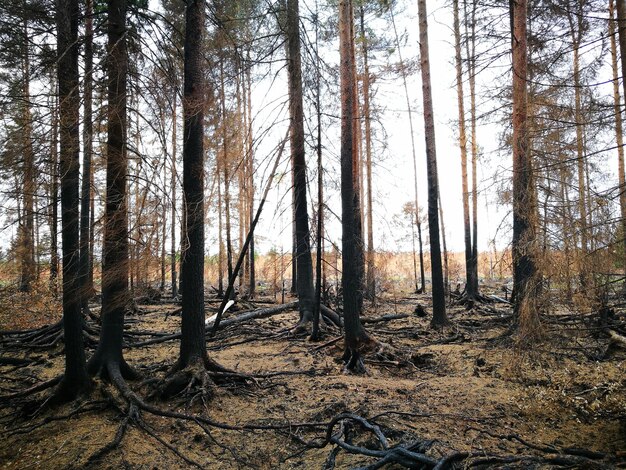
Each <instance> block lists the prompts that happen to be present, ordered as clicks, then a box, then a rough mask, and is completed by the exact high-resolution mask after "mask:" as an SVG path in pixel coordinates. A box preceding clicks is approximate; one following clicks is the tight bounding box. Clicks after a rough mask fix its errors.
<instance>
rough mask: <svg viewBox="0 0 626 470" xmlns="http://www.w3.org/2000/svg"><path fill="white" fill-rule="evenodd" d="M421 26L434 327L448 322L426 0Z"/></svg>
mask: <svg viewBox="0 0 626 470" xmlns="http://www.w3.org/2000/svg"><path fill="white" fill-rule="evenodd" d="M417 7H418V14H419V29H420V65H421V69H422V98H423V100H424V136H425V138H426V162H427V166H426V168H427V174H428V233H429V235H430V266H431V273H432V285H433V319H432V325H433V326H442V325H445V324H447V323H448V317H447V315H446V294H445V287H444V281H443V269H442V265H441V248H440V245H439V213H438V209H439V181H438V176H437V153H436V147H435V118H434V112H433V99H432V92H431V85H430V59H429V51H428V22H427V12H426V0H418V2H417Z"/></svg>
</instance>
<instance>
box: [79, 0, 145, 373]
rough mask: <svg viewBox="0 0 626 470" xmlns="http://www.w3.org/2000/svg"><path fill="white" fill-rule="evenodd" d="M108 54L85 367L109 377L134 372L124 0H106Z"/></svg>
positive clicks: (91, 371)
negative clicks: (92, 339) (128, 330)
mask: <svg viewBox="0 0 626 470" xmlns="http://www.w3.org/2000/svg"><path fill="white" fill-rule="evenodd" d="M107 7H108V9H107V11H108V23H107V37H108V41H107V57H108V64H107V70H108V77H107V81H108V102H109V105H108V108H107V121H108V131H107V134H108V135H107V144H106V155H107V176H106V189H107V191H106V208H105V211H106V212H105V225H104V249H103V263H102V315H101V318H102V329H101V330H100V343H99V344H98V349H97V350H96V352H95V354H94V355H93V356H92V357H91V359H90V360H89V363H88V364H87V369H88V371H89V372H90V373H91V374H96V373H97V374H99V375H101V376H102V377H105V378H108V379H110V380H112V381H114V382H115V381H118V380H121V378H134V377H136V374H135V372H134V371H133V370H132V369H131V368H130V366H128V364H126V362H125V361H124V358H123V354H122V335H123V331H124V315H125V313H126V310H127V309H128V306H129V300H130V299H129V291H128V274H129V270H128V267H129V266H128V206H127V174H128V161H127V154H126V145H127V133H126V130H127V104H126V98H127V97H126V80H127V76H128V51H127V48H126V37H127V35H126V10H127V4H126V0H108V2H107Z"/></svg>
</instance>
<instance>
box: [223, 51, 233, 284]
mask: <svg viewBox="0 0 626 470" xmlns="http://www.w3.org/2000/svg"><path fill="white" fill-rule="evenodd" d="M224 60H225V59H224V57H221V58H220V101H221V107H222V165H223V167H222V171H223V174H224V194H223V204H224V221H225V225H226V227H225V229H226V269H227V272H228V279H230V278H231V277H232V275H233V244H232V236H231V235H232V234H231V221H230V170H229V157H228V147H229V146H228V143H229V142H228V138H229V135H228V129H227V124H226V91H225V80H226V77H225V74H224Z"/></svg>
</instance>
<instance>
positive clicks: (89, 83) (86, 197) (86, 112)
mask: <svg viewBox="0 0 626 470" xmlns="http://www.w3.org/2000/svg"><path fill="white" fill-rule="evenodd" d="M92 102H93V0H87V1H86V2H85V77H84V101H83V103H84V105H83V106H84V108H83V178H82V187H81V200H80V259H79V266H78V270H79V280H80V289H81V302H82V308H83V310H85V309H87V303H88V302H89V298H90V297H91V295H92V293H93V286H91V285H89V280H90V279H92V276H90V275H89V266H90V265H91V263H90V262H89V238H90V236H89V230H90V228H91V227H90V220H91V219H90V216H89V209H90V206H91V204H90V203H91V155H92V147H93V143H92V141H93V120H92V119H93V117H92V114H93V112H92Z"/></svg>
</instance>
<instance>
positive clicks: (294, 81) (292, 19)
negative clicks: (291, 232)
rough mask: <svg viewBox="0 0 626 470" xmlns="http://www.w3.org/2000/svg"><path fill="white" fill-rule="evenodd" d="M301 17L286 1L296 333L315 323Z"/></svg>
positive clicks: (293, 4) (295, 2)
mask: <svg viewBox="0 0 626 470" xmlns="http://www.w3.org/2000/svg"><path fill="white" fill-rule="evenodd" d="M299 24H300V15H299V12H298V0H287V24H286V27H287V71H288V74H289V115H290V126H291V130H290V136H289V139H290V144H291V164H292V170H293V178H294V185H293V191H294V216H295V227H296V234H295V242H296V259H297V262H296V266H297V273H296V283H297V290H298V307H299V310H300V322H299V324H298V326H296V330H300V329H302V328H307V326H305V325H307V324H308V323H310V322H311V321H312V320H313V313H314V308H313V300H314V290H313V264H312V261H311V234H310V232H309V215H308V211H307V198H306V184H307V182H306V161H305V151H304V112H303V106H302V67H301V58H300V28H299Z"/></svg>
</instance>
